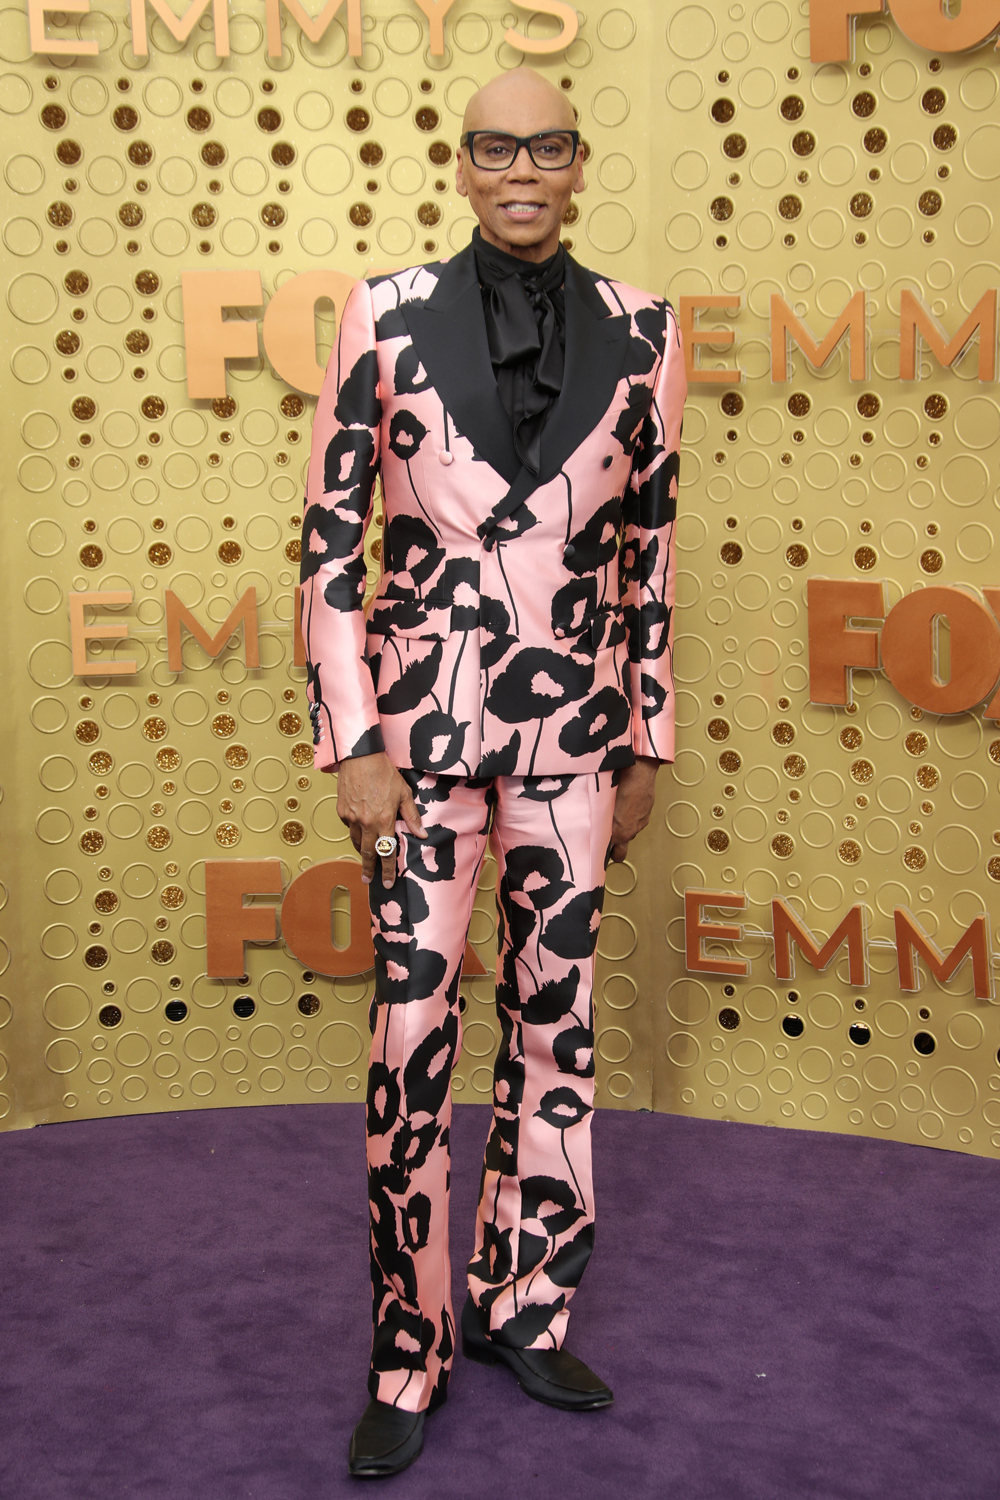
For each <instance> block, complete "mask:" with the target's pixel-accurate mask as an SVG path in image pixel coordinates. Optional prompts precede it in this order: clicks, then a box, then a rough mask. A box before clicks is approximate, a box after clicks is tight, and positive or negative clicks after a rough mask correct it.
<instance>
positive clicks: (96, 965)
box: [83, 943, 111, 969]
mask: <svg viewBox="0 0 1000 1500" xmlns="http://www.w3.org/2000/svg"><path fill="white" fill-rule="evenodd" d="M110 957H111V955H110V953H109V952H108V950H107V948H102V947H101V945H100V943H92V944H91V946H90V947H89V948H88V949H87V950H86V952H85V953H84V955H83V961H84V963H85V964H86V965H87V968H88V969H103V968H104V965H105V964H106V963H107V961H108V959H109V958H110Z"/></svg>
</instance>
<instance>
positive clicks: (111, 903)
mask: <svg viewBox="0 0 1000 1500" xmlns="http://www.w3.org/2000/svg"><path fill="white" fill-rule="evenodd" d="M94 907H95V909H96V910H97V911H99V912H102V913H103V914H104V915H105V916H107V915H108V914H109V913H110V912H113V911H117V910H118V892H117V891H98V893H97V895H96V896H95V897H94Z"/></svg>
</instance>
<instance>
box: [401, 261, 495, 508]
mask: <svg viewBox="0 0 1000 1500" xmlns="http://www.w3.org/2000/svg"><path fill="white" fill-rule="evenodd" d="M400 312H401V313H402V315H403V318H404V320H405V322H406V326H407V328H408V329H409V331H410V337H411V338H412V339H413V343H414V346H415V348H416V351H417V354H418V356H419V358H420V363H421V364H422V365H423V367H424V369H425V370H426V372H427V375H428V378H429V379H430V382H431V384H432V385H433V387H434V389H435V390H436V391H437V393H438V395H439V396H440V397H441V400H442V401H443V402H444V405H445V407H446V409H447V411H448V413H449V415H450V416H451V417H452V419H453V420H454V422H455V425H456V427H457V428H458V430H459V432H460V433H461V434H462V436H463V437H465V438H468V440H469V442H470V443H471V444H472V446H473V448H475V450H476V452H477V453H478V454H479V455H480V457H482V458H484V459H485V460H486V462H487V463H488V464H489V465H490V467H491V468H493V469H496V471H497V473H498V474H501V475H502V476H503V478H504V479H506V481H507V483H508V484H512V483H513V481H514V479H515V478H516V477H517V473H518V470H519V469H520V464H519V463H518V459H517V453H516V452H515V449H514V436H513V433H512V431H511V425H510V418H509V417H508V415H507V413H506V412H505V411H504V409H503V403H502V402H501V400H500V394H499V392H498V390H497V382H496V376H495V374H494V373H493V365H492V363H491V361H490V350H489V344H488V343H487V339H486V319H485V316H484V314H483V299H482V292H481V291H480V287H479V277H478V275H477V273H476V257H475V253H474V251H473V249H472V247H471V245H470V246H469V247H468V248H467V249H465V250H462V251H461V252H460V253H459V254H458V255H456V256H454V257H453V258H452V259H451V260H449V261H446V262H445V264H444V266H443V267H442V269H441V274H440V276H439V277H438V281H437V285H436V287H435V288H434V290H433V292H432V293H431V295H430V296H429V297H428V299H427V301H426V302H404V303H403V304H402V306H401V308H400Z"/></svg>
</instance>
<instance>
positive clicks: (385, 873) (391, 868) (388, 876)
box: [381, 835, 396, 890]
mask: <svg viewBox="0 0 1000 1500" xmlns="http://www.w3.org/2000/svg"><path fill="white" fill-rule="evenodd" d="M393 837H395V835H393ZM381 862H382V884H383V885H384V886H385V888H386V890H388V889H389V888H390V886H392V885H394V884H395V880H396V852H395V850H393V852H392V853H391V854H383V855H381Z"/></svg>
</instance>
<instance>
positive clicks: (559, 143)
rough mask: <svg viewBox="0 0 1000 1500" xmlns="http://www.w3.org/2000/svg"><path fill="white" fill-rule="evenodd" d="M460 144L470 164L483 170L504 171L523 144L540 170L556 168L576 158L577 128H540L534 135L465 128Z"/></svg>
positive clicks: (558, 168)
mask: <svg viewBox="0 0 1000 1500" xmlns="http://www.w3.org/2000/svg"><path fill="white" fill-rule="evenodd" d="M459 145H461V146H465V147H467V149H468V152H469V156H470V158H471V160H472V165H473V166H474V167H479V168H480V170H481V171H484V172H503V171H506V169H507V168H508V167H509V166H512V165H513V163H514V161H515V159H516V157H517V153H518V152H519V151H520V149H521V147H522V146H524V147H526V148H527V152H528V155H529V156H530V157H531V160H532V161H533V162H534V164H535V166H536V167H538V168H540V169H541V171H543V172H558V171H560V170H561V169H562V168H563V167H571V166H572V165H573V163H574V161H575V160H576V153H577V151H578V149H579V146H580V132H579V131H578V130H539V131H537V132H536V133H535V134H534V135H507V134H505V133H504V132H503V131H500V130H467V131H466V132H465V134H464V135H463V136H462V138H461V140H460V141H459Z"/></svg>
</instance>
